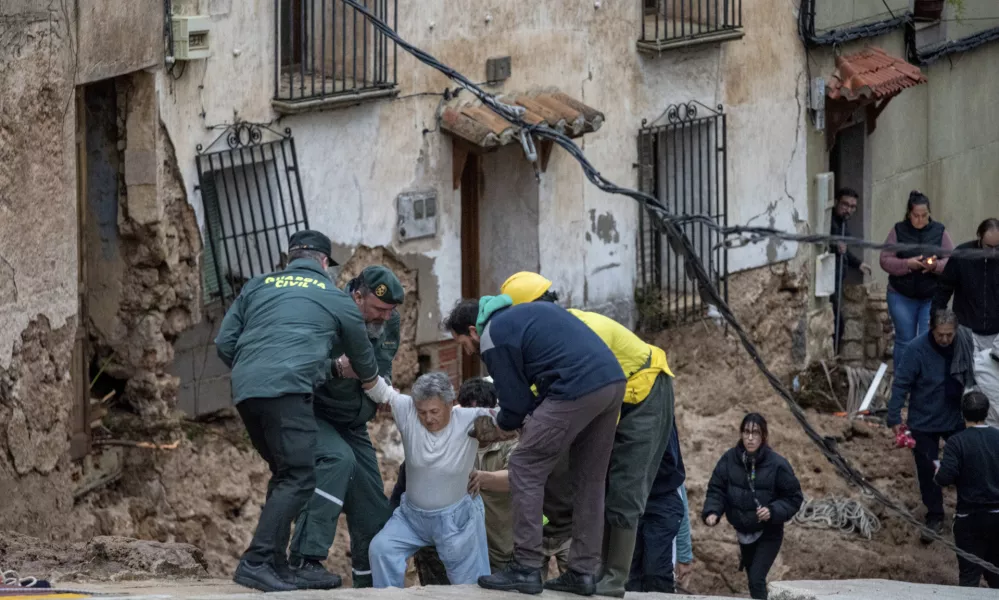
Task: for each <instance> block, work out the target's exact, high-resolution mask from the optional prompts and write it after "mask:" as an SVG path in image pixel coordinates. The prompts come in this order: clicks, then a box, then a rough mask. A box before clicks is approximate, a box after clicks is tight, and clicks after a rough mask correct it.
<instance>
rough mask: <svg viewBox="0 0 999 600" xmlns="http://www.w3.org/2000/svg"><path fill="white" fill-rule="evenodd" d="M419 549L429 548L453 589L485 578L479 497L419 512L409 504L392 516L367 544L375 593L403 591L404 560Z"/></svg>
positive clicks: (485, 555) (486, 561) (486, 559)
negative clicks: (390, 588) (434, 552)
mask: <svg viewBox="0 0 999 600" xmlns="http://www.w3.org/2000/svg"><path fill="white" fill-rule="evenodd" d="M424 546H434V547H436V548H437V554H438V555H439V556H440V558H441V562H443V563H444V566H445V567H446V568H447V576H448V579H449V580H450V581H451V584H452V585H471V584H475V583H477V582H478V580H479V577H480V576H483V575H489V573H490V571H489V546H488V545H487V543H486V510H485V508H484V507H483V505H482V497H481V496H476V497H475V498H472V497H471V496H469V495H467V494H466V495H465V496H464V497H463V498H462V499H461V500H459V501H457V502H455V503H454V504H452V505H451V506H446V507H444V508H440V509H437V510H420V509H419V508H416V507H415V506H413V505H412V504H410V503H409V502H408V500H407V499H406V494H403V495H402V503H401V504H400V505H399V508H397V509H395V512H394V513H392V518H391V519H389V520H388V523H386V524H385V527H384V528H383V529H382V530H381V531H380V532H379V533H378V535H376V536H375V539H373V540H372V541H371V547H370V549H369V555H368V556H369V558H370V560H371V578H372V580H373V582H374V586H375V587H376V588H385V587H399V588H401V587H405V585H406V561H407V560H409V557H410V556H413V555H414V554H416V551H417V550H419V549H420V548H423V547H424Z"/></svg>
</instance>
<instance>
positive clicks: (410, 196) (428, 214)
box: [396, 191, 437, 242]
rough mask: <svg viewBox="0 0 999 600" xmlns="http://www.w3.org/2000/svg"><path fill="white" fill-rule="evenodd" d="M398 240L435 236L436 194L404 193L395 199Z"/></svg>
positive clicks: (432, 192)
mask: <svg viewBox="0 0 999 600" xmlns="http://www.w3.org/2000/svg"><path fill="white" fill-rule="evenodd" d="M396 210H398V212H399V226H398V230H399V240H400V241H403V242H405V241H408V240H415V239H417V238H424V237H433V236H435V235H437V192H436V191H426V192H405V193H402V194H399V197H398V198H397V199H396Z"/></svg>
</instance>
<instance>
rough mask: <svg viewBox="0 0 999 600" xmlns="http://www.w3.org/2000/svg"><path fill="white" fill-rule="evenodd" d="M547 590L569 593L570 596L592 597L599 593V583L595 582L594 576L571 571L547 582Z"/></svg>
mask: <svg viewBox="0 0 999 600" xmlns="http://www.w3.org/2000/svg"><path fill="white" fill-rule="evenodd" d="M545 589H546V590H555V591H556V592H569V593H570V594H579V595H580V596H592V595H593V594H596V593H597V583H596V581H594V577H593V575H589V574H586V573H579V572H577V571H573V570H572V569H569V570H568V571H566V572H565V573H562V574H561V575H559V576H558V577H556V578H555V579H549V580H548V581H546V582H545Z"/></svg>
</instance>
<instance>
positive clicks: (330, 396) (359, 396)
mask: <svg viewBox="0 0 999 600" xmlns="http://www.w3.org/2000/svg"><path fill="white" fill-rule="evenodd" d="M401 322H402V319H401V318H400V317H399V311H392V316H391V317H390V318H389V320H388V321H387V322H386V323H385V328H384V329H383V330H382V334H381V336H379V337H377V338H374V339H372V338H368V339H369V340H370V341H371V347H372V349H373V350H374V352H375V360H376V361H377V362H378V372H379V373H380V374H381V376H382V377H384V378H385V382H386V383H391V382H392V359H393V358H395V353H396V352H397V351H398V350H399V330H400V324H401ZM351 364H352V365H353V361H351ZM358 376H360V373H358ZM312 408H313V411H314V412H315V413H316V416H317V417H319V418H321V419H323V420H325V421H327V422H329V423H332V424H334V425H339V426H343V427H356V426H358V425H363V424H365V423H367V422H368V421H370V420H371V419H373V418H374V416H375V412H376V411H377V409H378V405H377V404H375V403H374V402H373V401H372V400H371V399H370V398H368V396H367V395H366V394H365V393H364V390H363V389H361V382H360V381H358V380H356V379H336V378H330V379H328V380H326V381H325V382H323V383H322V384H321V385H317V386H316V390H315V392H314V397H313V405H312Z"/></svg>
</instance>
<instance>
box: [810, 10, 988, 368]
mask: <svg viewBox="0 0 999 600" xmlns="http://www.w3.org/2000/svg"><path fill="white" fill-rule="evenodd" d="M917 4H918V5H920V6H916V5H917ZM927 4H933V3H915V4H913V3H912V2H910V1H909V0H889V1H888V2H883V1H882V0H876V1H875V0H871V1H865V2H854V3H842V5H841V4H840V3H829V2H816V1H813V0H809V1H807V2H805V3H804V5H803V6H804V8H803V11H802V14H801V17H802V18H801V25H802V30H803V38H804V40H805V43H806V44H808V45H809V46H810V50H809V57H810V58H809V74H810V77H811V78H812V81H813V82H814V81H815V79H817V78H821V79H823V80H824V81H825V82H826V86H827V87H826V90H824V91H818V92H817V91H816V89H817V88H815V87H814V86H810V90H811V92H812V94H816V96H815V97H812V96H810V100H811V107H812V108H813V109H821V110H822V111H823V112H824V114H823V115H822V119H821V122H823V126H822V127H821V128H820V127H817V126H816V123H817V121H816V112H815V110H812V111H810V118H809V122H808V127H807V129H808V134H807V135H808V176H809V180H810V182H811V185H810V190H811V199H812V201H813V209H812V214H813V215H815V216H816V219H815V220H816V222H817V223H820V227H824V228H825V230H826V231H828V227H829V221H828V215H829V212H830V210H831V201H832V198H831V197H830V194H829V193H828V191H829V190H831V189H833V188H834V187H835V188H838V187H842V186H847V187H851V188H854V189H856V190H857V191H859V192H860V194H861V196H862V198H861V200H860V204H859V206H858V210H857V213H856V214H855V215H854V217H853V219H852V220H853V221H854V223H853V224H852V225H851V229H852V232H853V234H854V235H855V236H858V237H863V238H865V239H868V240H873V241H877V242H882V241H884V240H885V238H886V237H887V236H888V233H889V232H890V230H891V228H892V227H893V226H894V224H895V223H896V222H898V221H900V220H902V219H903V217H904V214H905V206H906V200H907V198H908V196H909V192H910V191H912V190H919V191H921V192H923V193H924V194H926V195H927V196H928V197H929V198H930V202H931V208H932V216H933V218H934V219H936V220H938V221H941V222H942V223H944V225H945V226H946V228H947V230H948V231H949V232H950V235H951V237H952V238H953V240H954V243H955V244H960V243H962V242H966V241H969V240H972V239H974V237H975V229H976V227H977V226H978V224H979V223H980V222H981V221H982V220H983V219H985V218H988V217H995V216H996V215H997V214H999V200H997V199H996V191H995V190H996V189H999V188H997V186H999V172H997V171H996V169H994V168H993V165H995V164H996V163H997V160H999V154H997V153H999V113H997V108H996V103H995V102H994V100H993V99H994V98H995V95H996V93H999V90H997V87H996V86H997V85H999V83H997V82H996V81H995V80H994V78H992V77H990V76H988V74H991V73H995V72H997V71H999V43H997V42H999V10H997V7H996V3H995V2H992V1H990V0H965V1H964V2H960V3H958V2H949V1H948V2H947V3H945V4H944V6H945V8H944V10H943V12H942V13H939V12H935V13H933V14H927V13H926V12H925V11H924V9H923V5H927ZM847 5H849V6H847ZM872 49H876V50H874V51H875V52H880V54H879V55H878V57H875V58H873V59H872V58H871V52H872ZM891 62H894V63H895V64H896V65H901V66H900V67H899V68H896V67H893V66H891V65H890V64H888V63H891ZM844 66H845V68H844ZM917 69H918V70H917ZM903 72H904V73H905V74H903ZM844 73H848V74H849V76H850V78H851V79H850V81H845V82H844V81H840V78H841V77H842V78H844V79H845V78H846V77H844V76H843V74H844ZM886 73H890V74H891V75H886ZM913 73H916V74H920V75H921V76H922V79H921V80H920V79H917V77H916V75H914V74H913ZM830 83H832V84H833V85H834V86H841V85H842V86H846V87H849V88H852V89H851V90H850V92H849V93H844V94H842V96H843V98H845V97H846V96H850V98H852V99H851V100H850V101H844V100H843V99H840V100H838V101H837V100H833V99H832V96H837V97H839V96H840V94H839V93H838V92H832V91H831V90H832V88H831V87H829V86H830ZM857 252H858V254H859V255H861V256H863V259H864V261H865V262H866V263H867V264H869V265H870V266H871V267H872V269H873V276H872V277H871V278H868V279H867V280H866V281H865V280H864V278H863V277H862V276H861V274H860V273H859V272H853V270H850V272H848V273H847V275H846V281H847V282H848V285H847V286H846V288H845V294H846V296H847V304H848V306H847V310H846V312H847V315H848V318H847V322H846V325H847V331H846V333H845V335H844V337H845V340H846V343H845V344H844V347H843V352H842V354H843V357H844V358H845V359H846V360H848V361H851V362H854V363H860V362H866V363H867V364H868V365H870V366H874V367H876V366H877V364H878V363H879V362H881V361H885V362H888V363H889V364H890V363H891V338H892V327H891V323H890V319H889V318H888V315H887V308H886V305H885V291H886V286H887V279H888V276H887V273H885V272H884V271H883V270H882V269H881V268H880V267H879V265H878V256H879V252H878V251H870V250H868V251H866V252H864V251H863V250H857Z"/></svg>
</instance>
